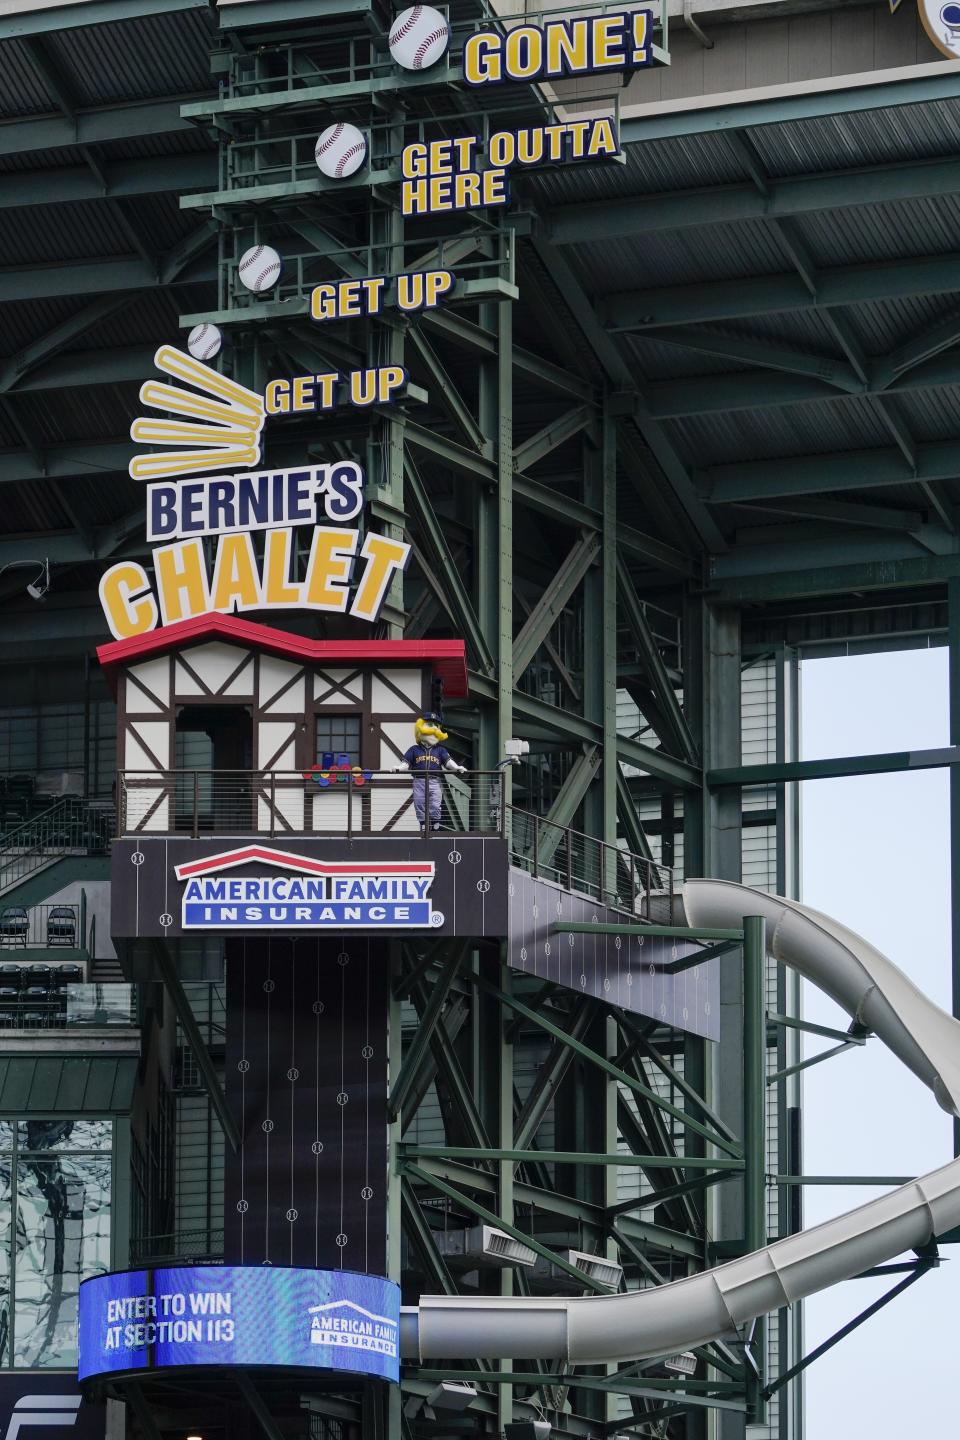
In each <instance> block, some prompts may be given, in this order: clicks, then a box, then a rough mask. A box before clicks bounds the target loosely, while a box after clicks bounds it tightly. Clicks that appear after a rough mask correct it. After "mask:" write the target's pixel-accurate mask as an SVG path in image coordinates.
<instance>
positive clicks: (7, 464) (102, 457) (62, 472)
mask: <svg viewBox="0 0 960 1440" xmlns="http://www.w3.org/2000/svg"><path fill="white" fill-rule="evenodd" d="M135 450H136V447H135V446H134V445H133V444H132V442H131V441H129V440H104V441H101V442H98V443H96V444H90V443H89V442H88V441H83V442H81V443H78V444H75V445H70V444H66V445H53V446H51V447H50V448H49V449H46V450H44V452H43V454H42V456H39V457H38V456H36V455H34V454H32V453H31V452H30V451H28V450H26V449H18V450H0V484H8V483H9V482H10V481H13V480H46V479H47V478H48V477H49V476H53V477H54V478H56V479H61V480H62V479H66V478H69V477H70V476H71V475H111V474H117V473H118V472H123V473H126V470H127V466H128V465H129V463H130V458H131V456H132V455H133V454H134V453H135Z"/></svg>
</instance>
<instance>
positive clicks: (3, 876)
mask: <svg viewBox="0 0 960 1440" xmlns="http://www.w3.org/2000/svg"><path fill="white" fill-rule="evenodd" d="M107 832H108V821H107V817H106V815H105V814H104V812H102V811H96V810H91V809H90V808H89V807H88V806H87V805H85V804H84V802H83V801H82V800H80V799H79V798H78V797H77V796H74V795H68V796H64V798H63V799H61V800H55V801H54V802H53V804H52V805H50V806H48V807H47V809H46V810H42V811H40V813H39V814H37V815H32V816H31V817H30V818H29V819H28V820H24V821H23V822H22V823H21V824H19V825H17V826H15V827H14V828H13V829H12V830H8V831H7V833H6V834H5V835H4V836H3V837H2V838H0V897H2V896H3V895H4V894H6V893H7V892H8V891H10V890H12V889H13V888H14V886H16V885H19V884H20V882H21V881H22V880H23V879H24V878H25V877H26V876H27V875H32V874H34V873H35V872H36V871H38V870H42V869H44V868H45V867H46V866H47V865H51V864H53V862H54V861H55V860H58V859H60V857H61V856H63V855H91V854H94V855H96V854H102V853H103V852H104V851H105V850H106V847H107Z"/></svg>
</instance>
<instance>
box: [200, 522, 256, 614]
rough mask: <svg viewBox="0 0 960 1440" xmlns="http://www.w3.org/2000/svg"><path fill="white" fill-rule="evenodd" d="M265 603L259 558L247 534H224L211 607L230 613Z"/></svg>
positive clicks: (214, 578) (215, 574)
mask: <svg viewBox="0 0 960 1440" xmlns="http://www.w3.org/2000/svg"><path fill="white" fill-rule="evenodd" d="M260 604H262V601H261V598H260V584H259V577H258V574H257V557H256V555H255V554H254V552H253V541H252V539H251V538H250V536H249V535H248V534H242V535H221V537H220V543H219V545H218V546H217V558H216V561H215V563H214V567H213V584H212V586H211V596H210V608H211V610H221V611H223V612H224V614H226V615H229V614H231V612H232V611H234V610H255V609H256V608H257V607H258V606H259V605H260Z"/></svg>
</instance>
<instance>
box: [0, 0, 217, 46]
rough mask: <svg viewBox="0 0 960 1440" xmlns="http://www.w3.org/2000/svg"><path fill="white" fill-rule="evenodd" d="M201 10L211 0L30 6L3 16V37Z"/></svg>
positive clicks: (205, 9) (0, 26) (86, 1)
mask: <svg viewBox="0 0 960 1440" xmlns="http://www.w3.org/2000/svg"><path fill="white" fill-rule="evenodd" d="M185 10H199V11H200V12H201V13H202V14H204V15H209V13H210V5H209V0H84V3H83V4H77V3H76V0H74V3H73V4H66V5H54V6H51V7H50V8H49V9H47V8H44V9H42V10H38V9H36V8H31V9H28V10H26V11H24V12H23V13H21V14H19V15H7V16H3V17H0V40H22V39H24V38H26V37H27V36H30V35H51V34H60V32H61V31H64V30H75V29H77V28H78V27H80V26H84V27H86V26H88V25H111V24H115V23H118V22H120V21H123V20H142V19H145V18H147V17H148V16H152V15H176V14H179V13H180V12H182V11H185Z"/></svg>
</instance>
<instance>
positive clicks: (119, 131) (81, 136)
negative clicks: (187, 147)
mask: <svg viewBox="0 0 960 1440" xmlns="http://www.w3.org/2000/svg"><path fill="white" fill-rule="evenodd" d="M193 98H194V96H193V95H176V96H170V97H168V98H166V99H164V100H141V101H133V102H131V103H129V104H124V105H103V106H99V107H97V108H95V109H86V110H78V112H77V117H76V122H74V121H71V120H69V119H68V118H67V116H65V115H56V116H49V117H48V116H31V117H30V119H28V120H5V121H3V122H2V124H0V155H24V154H27V153H30V152H34V151H37V150H68V149H72V148H74V147H83V146H87V145H107V144H110V143H111V142H113V141H114V140H139V139H142V138H143V137H144V136H154V135H177V134H190V135H194V136H195V135H196V133H197V132H196V127H195V126H193V125H192V124H191V123H190V121H189V120H185V119H184V118H183V116H182V115H181V114H180V107H181V105H183V104H184V102H185V101H188V100H192V99H193ZM146 168H149V167H146Z"/></svg>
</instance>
